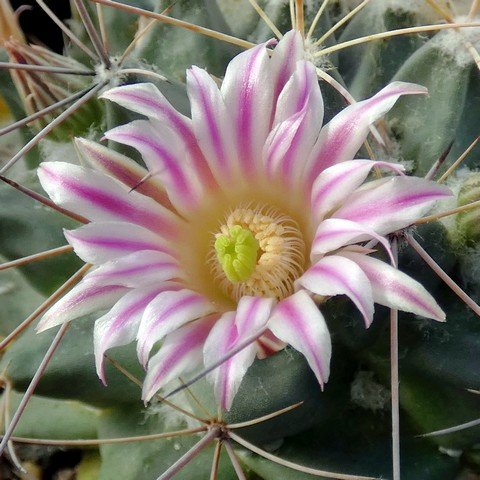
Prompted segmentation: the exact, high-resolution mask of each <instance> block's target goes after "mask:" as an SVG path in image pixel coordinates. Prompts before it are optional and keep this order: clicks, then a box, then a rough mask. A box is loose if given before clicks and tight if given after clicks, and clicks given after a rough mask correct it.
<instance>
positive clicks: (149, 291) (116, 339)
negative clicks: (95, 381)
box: [93, 283, 178, 384]
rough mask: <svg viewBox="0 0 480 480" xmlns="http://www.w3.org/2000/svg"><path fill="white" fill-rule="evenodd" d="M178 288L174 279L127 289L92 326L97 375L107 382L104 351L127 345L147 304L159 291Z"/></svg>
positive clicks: (135, 332)
mask: <svg viewBox="0 0 480 480" xmlns="http://www.w3.org/2000/svg"><path fill="white" fill-rule="evenodd" d="M174 288H178V285H176V284H173V283H165V284H163V285H161V286H158V285H157V286H155V287H150V288H137V289H135V290H132V291H131V292H129V293H127V294H126V295H124V296H123V298H122V299H120V300H119V301H118V302H117V303H116V304H115V305H114V306H113V308H112V309H111V310H110V311H109V312H108V313H106V314H105V315H104V316H103V317H100V318H99V319H98V320H97V321H96V322H95V326H94V329H93V345H94V352H95V365H96V367H97V375H98V376H99V378H100V380H102V382H103V383H104V384H106V379H105V373H104V368H103V367H104V356H103V355H104V353H105V352H106V351H107V350H108V349H110V348H113V347H119V346H121V345H127V344H128V343H130V342H133V340H135V336H136V334H137V331H138V326H139V324H140V320H141V319H142V315H143V312H144V311H145V308H146V307H147V306H148V304H149V303H150V302H151V301H152V300H153V299H154V298H155V297H157V295H158V294H159V293H160V292H163V291H166V290H169V289H174Z"/></svg>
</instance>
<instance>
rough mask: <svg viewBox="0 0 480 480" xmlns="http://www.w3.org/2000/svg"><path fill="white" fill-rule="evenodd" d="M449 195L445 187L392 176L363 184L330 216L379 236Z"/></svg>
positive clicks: (420, 215)
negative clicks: (371, 230) (357, 225)
mask: <svg viewBox="0 0 480 480" xmlns="http://www.w3.org/2000/svg"><path fill="white" fill-rule="evenodd" d="M451 195H452V192H451V190H450V189H449V188H447V187H445V186H444V185H439V184H437V183H436V182H431V181H428V180H424V179H422V178H417V177H405V176H404V177H393V178H391V179H381V180H376V181H372V182H369V183H366V184H365V185H364V186H363V187H362V188H360V189H358V190H357V191H356V192H354V193H353V194H352V195H350V196H349V197H348V198H347V199H346V200H345V202H344V205H343V206H342V207H341V208H340V209H339V210H337V211H336V212H335V213H334V214H333V217H335V218H344V219H346V220H352V221H354V222H357V223H360V224H362V225H364V226H366V227H369V228H371V229H373V230H375V231H376V232H377V233H379V234H385V233H390V232H393V231H395V230H399V229H401V228H404V227H407V226H409V225H411V224H412V223H413V222H414V221H415V220H417V219H418V218H420V217H422V216H423V215H425V213H426V212H427V211H428V210H429V209H430V208H431V207H432V205H433V204H434V202H435V201H437V200H441V199H444V198H447V197H449V196H451Z"/></svg>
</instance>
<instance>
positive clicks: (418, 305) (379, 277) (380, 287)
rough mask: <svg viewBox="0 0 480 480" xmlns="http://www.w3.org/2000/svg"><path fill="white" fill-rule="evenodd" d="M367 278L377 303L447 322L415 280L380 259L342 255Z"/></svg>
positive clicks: (343, 253) (350, 254) (351, 253)
mask: <svg viewBox="0 0 480 480" xmlns="http://www.w3.org/2000/svg"><path fill="white" fill-rule="evenodd" d="M341 255H342V256H345V257H346V258H349V259H350V260H353V261H354V262H355V263H356V264H357V265H358V266H359V267H360V268H361V269H362V270H363V271H364V272H365V274H366V275H367V277H368V279H369V280H370V284H371V285H372V292H373V299H374V301H375V302H376V303H380V304H381V305H385V306H387V307H390V308H394V309H396V310H402V311H404V312H411V313H415V314H416V315H422V316H423V317H427V318H433V319H434V320H438V321H440V322H443V321H445V313H444V312H443V311H442V309H441V308H440V307H439V306H438V304H437V302H436V301H435V300H434V298H433V297H432V296H431V295H430V294H429V293H428V292H427V290H425V288H424V287H423V286H422V285H421V284H420V283H418V282H417V281H416V280H414V279H413V278H411V277H409V276H408V275H406V274H405V273H403V272H400V271H399V270H397V269H396V268H393V267H391V266H390V265H387V264H386V263H385V262H382V261H380V260H378V259H376V258H371V257H369V256H367V255H362V254H359V253H353V252H342V253H341Z"/></svg>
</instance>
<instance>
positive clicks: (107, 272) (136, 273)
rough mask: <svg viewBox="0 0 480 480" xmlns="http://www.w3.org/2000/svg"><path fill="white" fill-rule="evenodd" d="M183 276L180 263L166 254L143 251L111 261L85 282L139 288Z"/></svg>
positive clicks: (94, 272)
mask: <svg viewBox="0 0 480 480" xmlns="http://www.w3.org/2000/svg"><path fill="white" fill-rule="evenodd" d="M181 275H182V272H181V269H180V267H179V265H178V262H177V261H176V260H175V259H174V258H173V257H171V256H170V255H167V254H166V253H163V252H159V251H154V250H141V251H139V252H134V253H131V254H130V255H127V256H125V257H121V258H118V259H116V260H111V261H110V262H107V263H105V264H103V265H101V266H100V267H98V268H97V269H96V270H94V271H92V272H90V273H88V274H87V275H86V277H85V280H88V281H92V282H95V283H96V284H97V285H123V286H124V287H129V288H137V287H143V286H145V287H146V286H149V285H158V284H159V283H162V282H165V281H167V280H172V279H178V278H179V277H180V276H181Z"/></svg>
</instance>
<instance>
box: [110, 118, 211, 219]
mask: <svg viewBox="0 0 480 480" xmlns="http://www.w3.org/2000/svg"><path fill="white" fill-rule="evenodd" d="M105 137H106V138H108V139H109V140H113V141H115V142H118V143H122V144H124V145H129V146H130V147H133V148H135V149H137V150H138V151H139V152H140V153H141V154H142V157H143V160H144V162H145V163H146V165H147V167H148V169H149V171H150V172H151V174H152V175H153V176H154V177H157V178H159V179H160V181H161V182H162V184H163V185H165V189H166V190H167V192H168V196H169V198H170V200H171V202H172V203H173V205H174V206H175V208H177V209H178V210H180V211H189V210H191V209H193V208H195V206H197V204H198V199H199V197H200V196H201V192H202V186H201V184H200V182H199V179H198V177H197V176H196V172H195V170H194V169H193V168H192V165H191V163H190V161H189V158H188V155H187V153H186V150H185V146H184V143H183V142H182V140H181V139H180V138H179V137H178V134H176V133H175V132H174V131H173V130H170V129H169V128H168V127H166V126H165V125H162V124H159V123H158V122H156V121H153V120H152V121H150V120H134V121H133V122H130V123H127V124H126V125H121V126H119V127H116V128H113V129H112V130H109V131H108V132H106V133H105Z"/></svg>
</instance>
